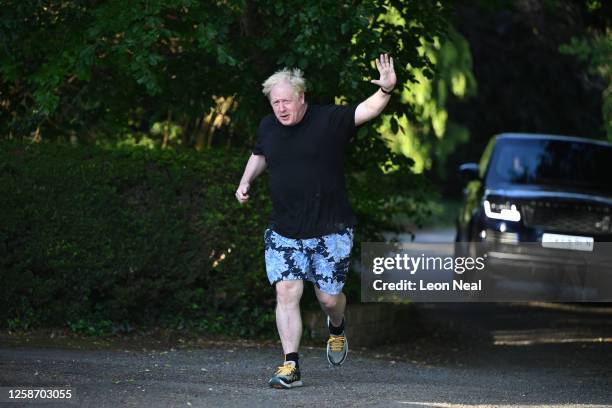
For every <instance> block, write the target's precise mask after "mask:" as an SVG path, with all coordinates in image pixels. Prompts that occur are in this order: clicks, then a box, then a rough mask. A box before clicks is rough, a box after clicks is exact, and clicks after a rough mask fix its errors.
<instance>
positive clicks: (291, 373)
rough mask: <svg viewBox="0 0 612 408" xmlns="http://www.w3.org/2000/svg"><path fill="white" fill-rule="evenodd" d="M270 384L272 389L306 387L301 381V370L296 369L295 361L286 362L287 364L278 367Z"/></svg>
mask: <svg viewBox="0 0 612 408" xmlns="http://www.w3.org/2000/svg"><path fill="white" fill-rule="evenodd" d="M268 384H270V387H272V388H293V387H301V386H302V385H304V384H303V383H302V381H301V376H300V369H299V368H297V367H296V365H295V362H294V361H285V364H283V365H282V366H280V367H278V368H277V369H276V372H275V373H274V377H272V378H270V381H268Z"/></svg>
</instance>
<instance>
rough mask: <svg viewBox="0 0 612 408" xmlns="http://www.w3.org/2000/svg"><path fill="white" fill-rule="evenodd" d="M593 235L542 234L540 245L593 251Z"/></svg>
mask: <svg viewBox="0 0 612 408" xmlns="http://www.w3.org/2000/svg"><path fill="white" fill-rule="evenodd" d="M593 242H594V240H593V237H581V236H578V235H562V234H549V233H547V232H545V233H544V234H542V246H543V247H546V248H559V249H571V250H574V251H593Z"/></svg>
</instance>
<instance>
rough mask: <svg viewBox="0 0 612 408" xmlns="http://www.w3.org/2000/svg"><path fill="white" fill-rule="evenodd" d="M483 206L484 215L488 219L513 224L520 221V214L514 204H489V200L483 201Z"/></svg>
mask: <svg viewBox="0 0 612 408" xmlns="http://www.w3.org/2000/svg"><path fill="white" fill-rule="evenodd" d="M483 206H484V211H485V215H486V216H487V217H489V218H493V219H495V220H504V221H514V222H517V221H520V220H521V213H520V212H519V210H518V209H517V208H516V205H514V204H511V203H508V202H506V203H491V202H490V201H489V200H484V203H483Z"/></svg>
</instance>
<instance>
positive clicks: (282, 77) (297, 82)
mask: <svg viewBox="0 0 612 408" xmlns="http://www.w3.org/2000/svg"><path fill="white" fill-rule="evenodd" d="M281 82H287V83H288V84H289V85H291V87H292V88H293V92H294V94H295V95H296V96H297V95H299V94H301V93H302V92H304V91H306V81H305V80H304V73H303V72H302V71H301V70H300V69H299V68H293V69H289V68H283V69H281V70H280V71H276V72H275V73H274V74H272V75H271V76H270V77H269V78H268V79H266V80H265V81H264V82H263V84H261V86H262V87H263V90H262V91H263V93H264V95H266V96H267V97H268V98H270V91H272V87H274V85H276V84H279V83H281Z"/></svg>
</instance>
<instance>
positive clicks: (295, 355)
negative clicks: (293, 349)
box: [285, 353, 300, 368]
mask: <svg viewBox="0 0 612 408" xmlns="http://www.w3.org/2000/svg"><path fill="white" fill-rule="evenodd" d="M285 361H293V362H294V363H295V366H296V367H297V368H299V367H300V356H299V354H298V353H289V354H285Z"/></svg>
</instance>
